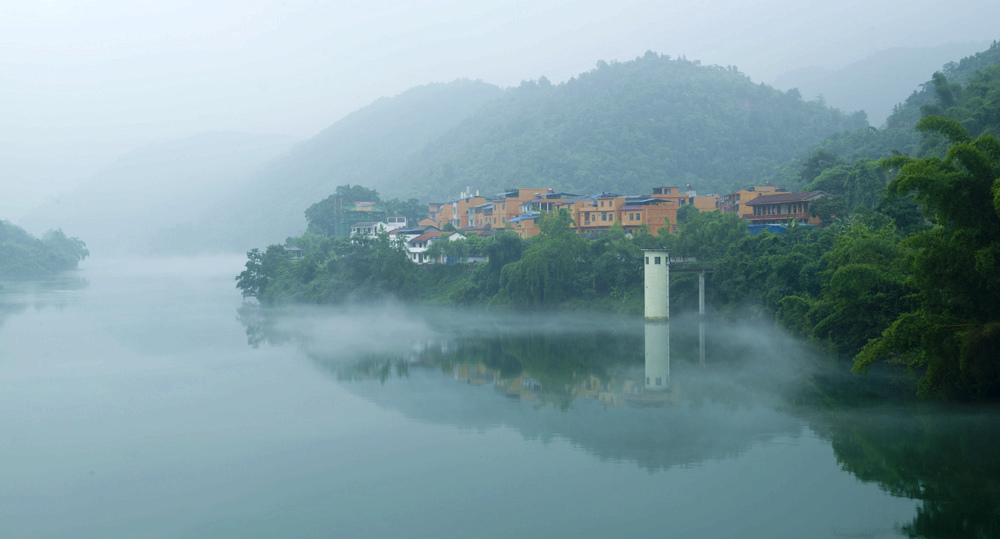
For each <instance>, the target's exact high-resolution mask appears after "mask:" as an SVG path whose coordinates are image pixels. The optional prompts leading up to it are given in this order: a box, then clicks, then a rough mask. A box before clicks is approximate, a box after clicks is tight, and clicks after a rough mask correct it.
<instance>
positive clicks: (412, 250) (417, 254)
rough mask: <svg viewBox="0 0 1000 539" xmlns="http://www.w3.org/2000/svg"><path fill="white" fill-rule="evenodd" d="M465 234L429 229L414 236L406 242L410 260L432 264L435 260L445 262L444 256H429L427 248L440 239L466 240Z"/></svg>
mask: <svg viewBox="0 0 1000 539" xmlns="http://www.w3.org/2000/svg"><path fill="white" fill-rule="evenodd" d="M464 239H465V236H463V235H461V234H459V233H458V232H441V231H440V230H434V231H427V232H424V233H423V234H420V235H419V236H414V237H413V238H410V239H408V240H407V242H406V251H407V252H408V253H409V254H410V260H412V261H414V262H416V263H417V264H430V263H434V262H445V260H443V258H444V257H441V258H440V259H431V258H429V257H428V256H427V249H429V248H430V246H431V245H433V244H434V243H435V242H438V241H457V240H464Z"/></svg>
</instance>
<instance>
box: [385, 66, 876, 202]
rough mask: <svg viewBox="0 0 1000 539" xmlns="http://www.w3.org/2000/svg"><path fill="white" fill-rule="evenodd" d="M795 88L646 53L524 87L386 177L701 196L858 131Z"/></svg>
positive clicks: (421, 186)
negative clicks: (667, 188) (663, 188)
mask: <svg viewBox="0 0 1000 539" xmlns="http://www.w3.org/2000/svg"><path fill="white" fill-rule="evenodd" d="M867 125H868V124H867V122H866V120H865V117H864V113H856V114H853V115H847V114H844V113H842V112H840V111H838V110H834V109H830V108H828V107H825V106H824V105H822V104H820V103H818V102H807V101H803V100H802V98H801V96H800V95H799V94H798V92H797V91H794V90H793V91H789V92H780V91H778V90H775V89H773V88H771V87H769V86H766V85H763V84H754V83H753V82H751V81H750V79H749V78H747V77H746V76H745V75H743V74H741V73H740V72H739V71H737V70H736V68H734V67H728V68H727V67H720V66H703V65H700V64H699V63H698V62H696V61H695V62H692V61H688V60H686V59H683V58H680V59H671V58H670V57H669V56H660V55H657V54H654V53H652V52H648V53H647V54H646V55H645V56H643V57H641V58H636V59H635V60H633V61H630V62H615V63H612V64H608V63H605V62H599V63H598V65H597V67H596V68H595V69H593V70H591V71H589V72H587V73H584V74H582V75H580V76H579V77H576V78H573V79H571V80H569V81H567V82H565V83H563V84H559V85H552V84H550V83H549V82H548V81H547V80H546V79H544V78H542V79H540V80H539V81H530V82H525V83H522V84H521V85H520V86H519V87H517V88H511V89H509V90H507V91H506V92H505V93H504V95H503V96H502V97H501V98H500V99H497V100H495V101H493V102H491V103H489V104H488V105H486V106H485V107H483V108H482V109H480V110H479V111H477V112H476V113H475V114H474V115H473V116H471V117H470V118H468V119H466V120H465V121H464V122H462V124H461V125H459V126H458V127H456V128H455V129H453V130H451V131H450V132H448V133H447V134H445V135H444V136H443V137H441V138H440V139H439V140H437V141H435V142H434V143H432V144H431V145H429V146H428V147H427V149H426V150H425V151H424V152H422V153H421V154H420V155H419V156H418V158H417V159H415V160H414V162H413V163H411V165H410V167H409V170H407V171H406V173H405V175H401V176H400V177H398V178H397V183H396V185H397V186H398V187H397V188H399V189H400V190H401V191H403V192H404V193H406V194H411V193H412V194H414V195H422V196H434V197H448V196H454V195H455V194H457V193H458V192H459V191H460V190H461V189H462V188H464V187H465V186H472V187H473V188H478V189H480V190H481V191H483V192H497V191H499V190H502V189H504V188H507V187H509V186H514V185H523V186H542V187H545V186H551V187H553V188H555V189H557V190H564V191H570V192H581V193H585V192H600V191H616V192H624V193H642V192H647V191H649V189H650V188H651V187H652V186H654V185H683V184H687V183H690V184H692V185H693V186H694V187H695V188H696V189H698V190H699V191H701V192H712V191H720V192H721V191H725V190H728V189H729V188H731V187H734V186H742V185H748V184H753V183H755V182H758V181H760V179H761V178H763V177H765V176H767V175H768V174H770V173H771V172H772V169H773V168H774V167H775V166H776V165H778V164H780V163H782V162H784V161H787V160H788V159H791V158H792V157H793V156H795V155H796V154H797V153H798V152H800V151H802V150H803V149H805V148H806V147H808V146H809V145H810V144H815V143H817V142H819V141H821V140H823V139H824V138H826V137H827V136H829V135H831V134H833V133H836V132H840V131H846V130H855V129H858V128H861V127H866V126H867Z"/></svg>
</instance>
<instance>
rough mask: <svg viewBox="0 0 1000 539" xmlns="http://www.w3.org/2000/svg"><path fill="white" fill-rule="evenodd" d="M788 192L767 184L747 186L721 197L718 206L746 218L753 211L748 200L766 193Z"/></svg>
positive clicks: (725, 211)
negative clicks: (748, 204)
mask: <svg viewBox="0 0 1000 539" xmlns="http://www.w3.org/2000/svg"><path fill="white" fill-rule="evenodd" d="M781 193H787V191H785V190H784V189H781V188H778V187H774V186H772V185H765V186H763V187H747V188H746V189H740V190H739V191H733V192H732V193H729V194H728V195H726V196H724V197H722V198H720V199H719V202H718V205H717V208H718V209H719V211H721V212H724V213H735V214H736V215H739V216H740V218H742V219H746V218H747V216H748V215H751V214H752V213H753V209H752V208H750V207H749V206H747V202H750V201H751V200H754V199H756V198H758V197H761V196H764V195H776V194H781Z"/></svg>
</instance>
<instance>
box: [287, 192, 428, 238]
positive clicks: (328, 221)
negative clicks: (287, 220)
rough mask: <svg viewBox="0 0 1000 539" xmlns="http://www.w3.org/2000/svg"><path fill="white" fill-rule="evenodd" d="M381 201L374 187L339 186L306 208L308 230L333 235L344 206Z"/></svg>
mask: <svg viewBox="0 0 1000 539" xmlns="http://www.w3.org/2000/svg"><path fill="white" fill-rule="evenodd" d="M411 200H416V199H411ZM380 201H381V199H379V196H378V191H376V190H374V189H368V188H367V187H362V186H360V185H355V186H351V185H350V184H348V185H341V186H338V187H337V189H336V190H335V191H334V192H333V194H332V195H330V196H328V197H326V198H324V199H323V200H321V201H319V202H317V203H315V204H313V205H311V206H309V207H308V208H306V211H305V214H306V223H307V224H308V230H309V231H310V232H313V233H314V234H324V235H327V236H332V235H334V233H335V232H336V229H337V213H338V211H340V210H341V209H342V208H344V207H350V206H353V205H354V203H355V202H376V203H377V202H380ZM425 210H426V209H425Z"/></svg>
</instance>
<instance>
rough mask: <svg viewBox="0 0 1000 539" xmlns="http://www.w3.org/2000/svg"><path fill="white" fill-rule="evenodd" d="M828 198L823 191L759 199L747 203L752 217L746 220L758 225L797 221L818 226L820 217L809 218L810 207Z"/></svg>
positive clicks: (749, 216)
mask: <svg viewBox="0 0 1000 539" xmlns="http://www.w3.org/2000/svg"><path fill="white" fill-rule="evenodd" d="M826 196H830V195H828V194H826V193H824V192H823V191H807V192H805V193H782V194H778V195H767V196H762V197H757V198H755V199H753V200H751V201H750V202H748V203H747V206H749V207H750V215H748V216H746V217H745V219H746V220H748V221H750V222H751V223H752V224H758V225H768V224H780V223H787V222H788V221H791V220H792V219H795V220H796V221H800V222H803V223H809V224H810V225H817V226H818V225H819V224H820V220H819V218H818V217H810V216H809V206H810V204H812V202H813V201H814V200H817V199H820V198H823V197H826Z"/></svg>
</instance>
